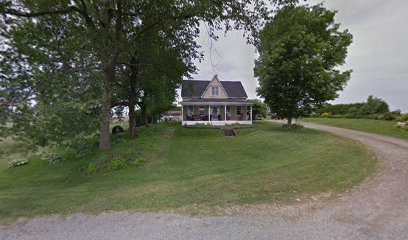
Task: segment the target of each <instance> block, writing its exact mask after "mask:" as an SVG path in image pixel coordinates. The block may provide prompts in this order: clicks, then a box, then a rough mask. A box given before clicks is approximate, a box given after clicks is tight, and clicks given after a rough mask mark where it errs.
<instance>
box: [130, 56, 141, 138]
mask: <svg viewBox="0 0 408 240" xmlns="http://www.w3.org/2000/svg"><path fill="white" fill-rule="evenodd" d="M138 64H139V61H138V60H137V59H136V58H132V60H131V74H130V79H129V81H130V84H129V101H128V107H129V134H130V138H131V139H134V138H135V137H136V115H135V105H136V81H137V79H138V77H139V69H138Z"/></svg>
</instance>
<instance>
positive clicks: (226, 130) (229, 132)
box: [221, 128, 235, 137]
mask: <svg viewBox="0 0 408 240" xmlns="http://www.w3.org/2000/svg"><path fill="white" fill-rule="evenodd" d="M221 131H222V132H223V133H224V135H225V136H228V137H235V130H234V129H232V128H221Z"/></svg>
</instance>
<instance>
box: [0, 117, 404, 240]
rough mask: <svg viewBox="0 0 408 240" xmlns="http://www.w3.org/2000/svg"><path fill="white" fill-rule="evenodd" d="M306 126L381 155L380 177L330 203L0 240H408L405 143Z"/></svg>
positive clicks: (129, 216)
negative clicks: (339, 137) (362, 144)
mask: <svg viewBox="0 0 408 240" xmlns="http://www.w3.org/2000/svg"><path fill="white" fill-rule="evenodd" d="M306 126H307V127H309V128H314V129H319V130H324V131H328V132H332V133H335V134H338V135H341V136H345V137H348V138H352V139H355V140H358V141H361V142H362V143H364V144H366V145H367V146H368V147H370V148H372V149H373V150H374V151H375V153H376V154H377V155H378V157H379V164H380V171H379V172H378V173H377V174H376V175H374V176H372V177H370V179H368V180H366V181H365V182H364V183H363V184H361V185H359V186H357V187H356V188H354V189H353V190H351V191H350V192H348V193H345V194H344V195H343V196H341V197H339V198H336V199H334V200H326V201H319V200H317V201H315V203H304V204H303V203H300V204H299V205H296V206H287V207H273V206H268V205H257V206H244V207H237V208H236V209H229V210H228V209H227V210H225V214H224V216H210V217H188V216H182V215H178V214H167V213H127V212H111V213H102V214H99V215H97V216H90V215H84V214H74V215H71V216H68V217H67V218H65V219H61V218H59V217H58V216H45V217H36V218H32V219H26V220H19V221H17V222H15V223H13V224H11V225H8V226H2V227H0V239H55V240H57V239H98V240H103V239H121V240H127V239H177V240H179V239H279V240H285V239H307V240H311V239H321V240H326V239H397V240H398V239H401V240H402V239H404V240H405V239H408V141H405V140H401V139H396V138H392V137H386V136H381V135H376V134H370V133H363V132H359V131H353V130H347V129H341V128H335V127H328V126H322V125H316V124H308V123H307V124H306ZM316 202H317V203H316Z"/></svg>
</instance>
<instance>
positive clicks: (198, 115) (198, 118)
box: [193, 114, 201, 121]
mask: <svg viewBox="0 0 408 240" xmlns="http://www.w3.org/2000/svg"><path fill="white" fill-rule="evenodd" d="M193 120H194V121H200V120H201V115H200V114H194V115H193Z"/></svg>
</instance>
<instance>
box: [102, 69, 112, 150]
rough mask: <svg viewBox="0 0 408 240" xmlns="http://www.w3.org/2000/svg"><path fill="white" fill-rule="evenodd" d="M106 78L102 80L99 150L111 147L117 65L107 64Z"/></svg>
mask: <svg viewBox="0 0 408 240" xmlns="http://www.w3.org/2000/svg"><path fill="white" fill-rule="evenodd" d="M103 71H104V78H103V81H102V99H101V104H102V106H101V115H100V117H101V125H100V127H101V128H100V137H99V150H101V151H107V150H109V149H110V148H111V144H110V131H109V130H110V129H109V121H110V118H111V91H110V90H111V86H110V85H111V83H112V82H113V81H114V78H115V65H112V64H106V65H105V67H104V68H103Z"/></svg>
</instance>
